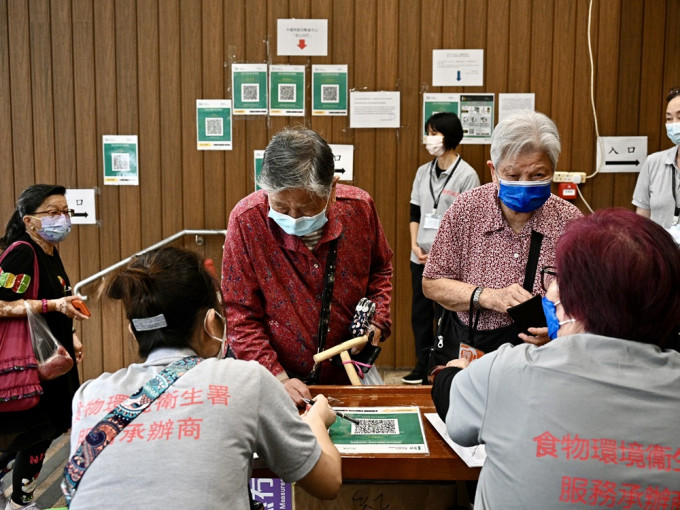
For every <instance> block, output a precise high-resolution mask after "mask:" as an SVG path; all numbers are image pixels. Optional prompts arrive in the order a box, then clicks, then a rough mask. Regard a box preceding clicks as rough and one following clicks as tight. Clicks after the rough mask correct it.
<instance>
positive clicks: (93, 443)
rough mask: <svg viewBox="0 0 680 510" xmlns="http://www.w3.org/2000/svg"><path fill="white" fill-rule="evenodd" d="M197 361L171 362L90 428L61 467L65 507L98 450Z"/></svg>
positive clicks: (193, 358)
mask: <svg viewBox="0 0 680 510" xmlns="http://www.w3.org/2000/svg"><path fill="white" fill-rule="evenodd" d="M201 361H203V358H200V357H198V356H187V357H186V358H182V359H180V360H177V361H175V362H174V363H171V364H170V365H168V366H167V367H165V368H164V369H163V371H162V372H160V373H159V374H158V375H156V377H153V378H151V379H149V380H148V381H147V382H146V383H145V384H144V386H142V387H141V388H139V389H138V390H137V391H136V392H134V393H133V394H132V395H130V396H129V397H128V398H127V399H126V400H125V402H123V403H122V404H120V405H119V406H117V407H116V408H115V409H114V410H113V411H111V412H110V413H109V414H107V415H106V416H104V418H102V419H101V421H99V423H97V424H96V425H95V426H94V427H92V430H91V431H90V432H89V433H88V434H87V437H86V438H85V440H84V441H83V442H82V443H80V446H79V447H78V449H77V450H76V453H74V454H73V457H71V459H70V460H69V461H68V462H67V463H66V466H65V467H64V479H63V480H62V482H61V491H62V492H63V493H64V497H65V498H66V503H67V506H68V505H70V503H71V500H72V499H73V496H74V495H75V492H76V489H77V488H78V484H79V483H80V480H81V479H82V478H83V475H84V474H85V471H87V468H89V467H90V465H91V464H92V462H93V461H94V459H96V458H97V456H98V455H99V454H100V453H101V452H102V450H103V449H104V448H105V447H106V446H107V445H108V444H110V443H111V442H112V441H113V439H114V438H115V437H116V436H117V435H118V434H119V433H120V432H121V431H122V430H123V429H124V428H125V427H126V426H127V425H128V424H129V423H130V422H131V421H133V420H134V419H135V418H137V416H139V415H140V414H141V413H142V412H144V411H145V410H146V409H147V408H148V407H149V406H150V405H151V404H152V403H153V401H154V400H156V399H157V398H158V397H160V396H161V395H162V394H163V393H164V392H165V390H167V389H168V388H169V387H170V386H172V384H173V383H174V382H175V381H176V380H177V379H179V378H180V377H181V376H183V375H184V374H186V373H187V372H188V371H189V370H191V369H192V368H194V367H195V366H196V365H198V364H199V363H200V362H201Z"/></svg>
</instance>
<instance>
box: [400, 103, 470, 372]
mask: <svg viewBox="0 0 680 510" xmlns="http://www.w3.org/2000/svg"><path fill="white" fill-rule="evenodd" d="M425 129H426V131H427V136H425V138H424V140H423V142H424V143H425V147H426V149H427V151H428V152H429V153H430V154H431V155H432V156H434V159H433V160H432V161H428V162H427V163H425V164H424V165H421V166H420V167H419V168H418V171H417V172H416V178H415V180H414V181H413V190H412V191H411V213H410V219H411V221H410V224H409V229H410V231H411V282H412V287H413V300H412V301H411V327H412V329H413V338H414V339H415V348H416V357H417V359H418V362H417V364H416V367H415V368H414V369H413V371H412V372H411V373H410V374H408V375H407V376H405V377H404V378H402V382H403V383H405V384H420V383H421V382H422V379H423V376H424V375H425V365H426V363H427V349H428V348H429V347H431V346H432V343H433V342H434V322H435V319H438V318H439V316H440V315H441V307H440V306H439V305H438V304H437V303H435V302H434V301H432V300H431V299H428V298H426V297H425V296H424V295H423V288H422V280H423V269H424V268H425V263H426V262H427V256H428V254H429V253H430V248H431V247H432V243H433V242H434V238H435V236H436V235H437V230H438V229H439V222H440V221H441V218H442V216H443V215H444V212H446V210H447V209H448V208H449V206H450V205H451V204H453V203H454V202H455V201H456V198H457V197H458V195H459V194H461V193H463V192H464V191H467V190H469V189H471V188H474V187H475V186H479V176H478V175H477V172H475V169H474V168H472V167H471V166H470V165H468V164H467V163H466V162H465V161H463V158H462V157H461V156H460V154H458V152H456V149H457V148H458V144H460V141H461V140H462V139H463V127H462V126H461V124H460V120H459V119H458V116H457V115H456V114H455V113H448V112H441V113H435V114H434V115H432V116H431V117H430V118H429V119H428V120H427V122H426V123H425Z"/></svg>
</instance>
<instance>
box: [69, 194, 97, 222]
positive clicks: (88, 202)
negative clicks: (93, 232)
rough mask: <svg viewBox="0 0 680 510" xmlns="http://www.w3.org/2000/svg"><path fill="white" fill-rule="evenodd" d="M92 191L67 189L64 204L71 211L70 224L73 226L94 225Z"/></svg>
mask: <svg viewBox="0 0 680 510" xmlns="http://www.w3.org/2000/svg"><path fill="white" fill-rule="evenodd" d="M94 195H95V190H94V189H67V190H66V195H65V196H66V203H67V204H68V208H69V209H73V212H74V213H73V216H72V217H71V223H73V224H74V225H95V224H96V223H97V209H96V207H95V201H94Z"/></svg>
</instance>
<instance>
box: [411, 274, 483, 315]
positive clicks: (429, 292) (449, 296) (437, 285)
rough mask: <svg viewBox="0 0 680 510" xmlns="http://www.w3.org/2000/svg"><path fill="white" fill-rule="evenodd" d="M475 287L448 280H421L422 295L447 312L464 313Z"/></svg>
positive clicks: (468, 306)
mask: <svg viewBox="0 0 680 510" xmlns="http://www.w3.org/2000/svg"><path fill="white" fill-rule="evenodd" d="M475 288H476V286H475V285H471V284H469V283H465V282H461V281H458V280H450V279H448V278H436V279H433V278H425V277H424V278H423V294H425V297H427V298H429V299H431V300H433V301H436V302H437V303H439V304H440V305H442V306H443V307H444V308H446V309H447V310H453V311H454V312H464V311H467V310H468V309H469V308H470V297H472V293H473V292H474V290H475Z"/></svg>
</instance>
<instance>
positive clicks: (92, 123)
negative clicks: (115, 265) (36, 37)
mask: <svg viewBox="0 0 680 510" xmlns="http://www.w3.org/2000/svg"><path fill="white" fill-rule="evenodd" d="M71 19H72V20H73V21H72V22H73V32H72V41H73V91H74V121H75V134H74V146H75V153H76V166H75V171H76V172H77V182H76V185H77V187H78V188H84V189H85V188H90V189H92V188H98V189H101V186H102V184H103V175H102V172H101V171H100V168H101V158H100V157H98V151H97V147H98V145H99V143H98V140H99V138H98V136H97V122H96V119H97V115H96V100H95V88H94V87H93V86H92V84H93V83H95V64H94V12H93V6H92V2H90V1H89V0H74V2H73V8H72V12H71ZM75 98H78V99H77V100H75ZM98 214H99V215H100V216H101V210H100V211H99V212H98ZM75 230H77V235H78V256H77V257H76V258H75V259H74V260H68V259H67V260H65V261H64V262H65V264H66V265H67V270H68V272H69V275H71V273H72V272H73V271H72V269H71V268H72V267H73V266H74V264H75V263H76V261H78V262H79V264H78V266H79V269H80V274H81V275H83V276H84V277H87V276H89V275H92V274H95V273H97V272H98V271H99V270H101V269H102V267H103V264H102V263H101V259H100V256H99V253H100V252H99V250H98V249H97V247H98V246H99V245H100V237H99V234H100V232H99V229H98V228H96V227H88V228H77V229H74V231H75ZM66 244H68V243H66ZM92 290H94V286H91V287H90V288H88V289H87V291H88V292H89V291H92ZM89 306H90V308H91V309H92V312H93V315H92V317H91V318H90V320H88V321H86V322H84V323H81V324H80V325H77V326H76V329H77V330H78V335H79V336H80V338H81V339H88V341H87V355H86V356H85V358H84V361H83V364H82V367H81V373H82V376H83V378H84V379H85V380H86V379H90V378H92V377H95V376H96V375H98V374H99V372H101V370H102V367H103V366H104V364H103V335H102V331H103V330H102V322H103V314H102V310H101V308H100V307H101V304H100V302H98V301H97V300H91V301H90V303H89ZM118 331H119V330H116V332H117V333H118ZM122 335H123V333H118V334H117V337H116V338H122V337H123V336H122ZM116 344H117V345H120V342H116Z"/></svg>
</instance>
